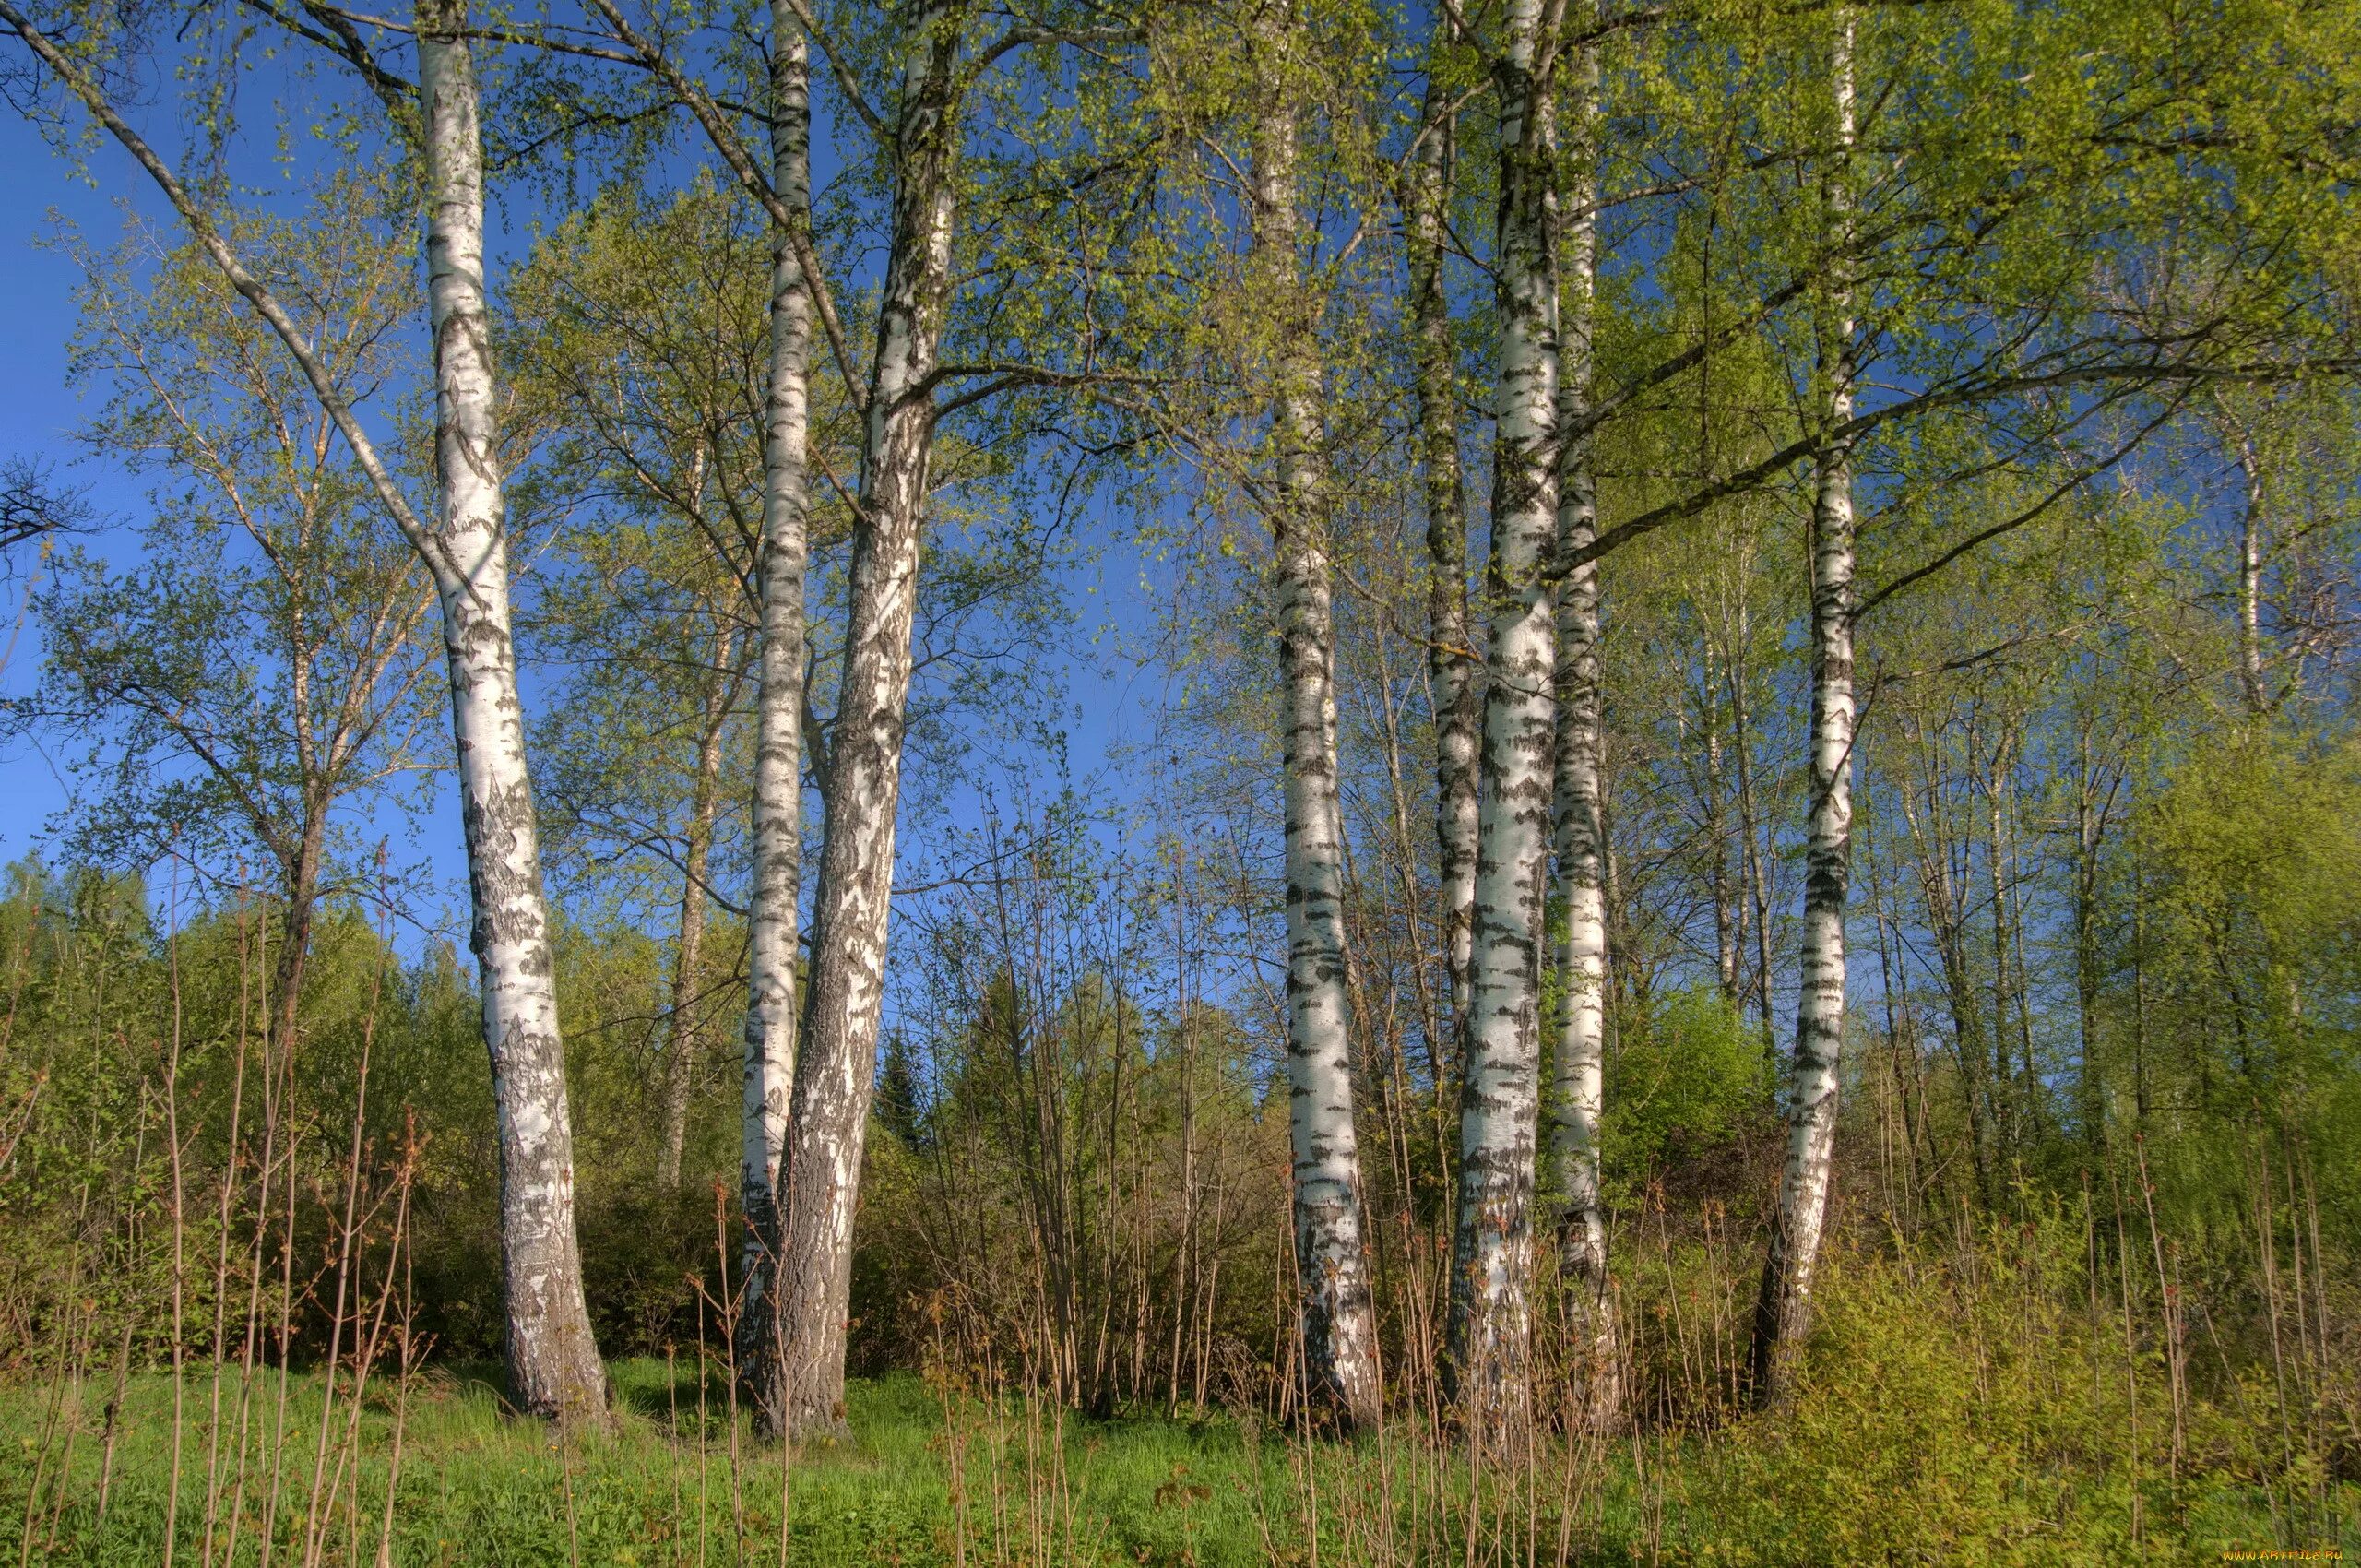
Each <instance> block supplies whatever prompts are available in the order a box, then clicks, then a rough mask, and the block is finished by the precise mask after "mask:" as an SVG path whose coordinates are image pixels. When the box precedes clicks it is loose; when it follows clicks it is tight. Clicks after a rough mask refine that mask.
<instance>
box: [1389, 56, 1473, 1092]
mask: <svg viewBox="0 0 2361 1568" xmlns="http://www.w3.org/2000/svg"><path fill="white" fill-rule="evenodd" d="M1441 53H1442V36H1441V33H1440V30H1438V36H1437V39H1436V42H1435V45H1434V54H1435V55H1436V56H1437V57H1439V56H1440V55H1441ZM1438 64H1439V58H1438V59H1435V60H1430V63H1429V67H1428V77H1427V96H1426V106H1425V109H1424V111H1423V113H1422V114H1421V116H1420V121H1419V126H1418V147H1417V148H1415V149H1414V152H1413V156H1412V157H1411V159H1410V162H1409V166H1408V168H1407V169H1406V171H1405V172H1404V180H1403V202H1402V208H1403V230H1404V232H1403V245H1404V248H1405V250H1406V252H1407V260H1408V264H1409V284H1410V313H1411V324H1412V332H1413V335H1414V336H1413V341H1412V350H1413V353H1414V355H1415V358H1416V361H1417V364H1418V438H1419V462H1420V466H1421V468H1422V469H1423V470H1424V479H1425V491H1426V507H1427V595H1428V599H1427V639H1428V641H1427V681H1428V686H1429V690H1430V693H1431V695H1432V699H1433V703H1434V715H1435V849H1436V852H1437V860H1436V869H1437V877H1436V880H1437V882H1438V883H1439V885H1440V887H1441V891H1442V921H1441V925H1442V952H1443V964H1444V968H1445V969H1446V970H1447V972H1448V976H1449V980H1450V984H1451V1024H1452V1039H1451V1041H1450V1044H1449V1046H1448V1047H1447V1048H1444V1049H1438V1050H1437V1051H1436V1053H1435V1054H1436V1058H1437V1063H1438V1069H1439V1071H1448V1070H1455V1069H1456V1068H1457V1067H1458V1065H1459V1063H1461V1062H1463V1061H1464V1060H1465V1056H1466V1051H1467V1032H1468V1008H1469V1005H1470V1004H1471V1002H1472V1001H1473V992H1471V991H1470V989H1469V974H1468V968H1469V958H1470V955H1471V954H1472V953H1473V951H1474V948H1475V934H1476V932H1475V907H1476V774H1477V729H1478V724H1479V717H1478V716H1479V713H1480V708H1479V706H1478V705H1479V704H1480V702H1481V693H1480V692H1479V691H1478V689H1477V679H1476V677H1477V661H1476V647H1475V644H1474V642H1473V640H1472V639H1473V636H1474V633H1473V631H1472V629H1471V628H1470V627H1469V625H1468V618H1467V498H1466V494H1465V492H1464V491H1463V490H1462V489H1461V479H1460V464H1459V393H1458V355H1457V352H1456V350H1455V348H1454V346H1453V341H1452V330H1451V307H1450V303H1449V302H1448V301H1447V300H1446V299H1445V298H1444V295H1443V278H1442V261H1443V246H1444V243H1445V240H1446V237H1447V236H1446V235H1445V233H1444V228H1443V223H1444V218H1445V216H1446V214H1445V210H1444V208H1445V204H1446V203H1447V202H1448V201H1449V199H1450V190H1451V169H1452V163H1453V158H1454V143H1455V141H1456V139H1457V125H1456V119H1457V116H1456V112H1455V111H1454V110H1453V109H1452V107H1451V104H1450V89H1449V87H1448V85H1447V84H1446V83H1444V82H1442V81H1441V80H1439V79H1437V75H1436V68H1437V65H1438ZM1436 1087H1437V1089H1438V1090H1440V1089H1441V1088H1442V1085H1441V1084H1440V1083H1438V1084H1437V1085H1436Z"/></svg>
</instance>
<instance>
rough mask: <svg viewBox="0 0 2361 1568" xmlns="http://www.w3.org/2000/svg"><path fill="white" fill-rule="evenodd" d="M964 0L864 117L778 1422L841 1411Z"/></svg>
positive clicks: (793, 1427)
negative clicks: (832, 653)
mask: <svg viewBox="0 0 2361 1568" xmlns="http://www.w3.org/2000/svg"><path fill="white" fill-rule="evenodd" d="M972 8H973V7H972V5H971V4H970V0H922V3H921V4H919V5H918V6H916V7H915V8H914V9H913V11H912V13H911V16H910V19H909V24H908V28H907V30H905V31H904V32H903V34H902V36H901V37H900V39H899V40H898V41H897V44H896V64H897V65H898V68H899V71H898V75H899V80H898V82H897V84H896V89H897V90H896V101H895V102H894V103H893V105H892V108H891V111H890V113H891V114H892V116H893V117H892V119H891V120H890V121H885V120H882V119H881V120H880V121H879V122H878V124H880V125H883V126H884V148H885V149H886V154H887V161H888V164H889V166H890V168H891V170H892V174H893V182H894V184H893V209H892V216H891V220H890V222H891V231H890V232H891V239H890V242H889V248H888V251H887V256H886V267H885V277H884V284H883V291H882V295H881V298H880V302H879V306H878V314H877V333H876V342H875V347H874V350H873V357H872V361H871V368H870V378H869V389H868V394H867V397H866V399H865V407H864V409H863V415H864V419H865V423H864V427H863V430H862V448H861V469H860V491H859V493H858V495H857V497H856V499H855V502H854V509H855V516H856V519H857V520H856V524H855V532H854V538H853V555H852V566H851V571H850V577H849V583H850V602H849V606H848V615H847V621H846V634H845V664H844V673H843V678H842V681H841V683H840V684H839V687H838V693H839V695H838V705H837V710H836V719H835V723H834V726H833V729H832V731H831V734H830V739H829V749H828V757H827V762H826V766H825V784H824V786H823V788H822V791H821V793H822V798H823V801H824V802H825V806H826V809H827V831H826V834H825V837H824V838H823V840H822V847H821V851H820V868H819V870H820V882H819V888H818V892H817V895H816V897H815V900H814V904H813V939H812V974H811V995H810V1001H809V1004H808V1007H807V1011H806V1013H805V1015H804V1033H803V1039H802V1040H801V1050H800V1054H799V1059H798V1060H797V1062H796V1064H795V1087H794V1094H793V1099H792V1100H791V1101H790V1107H789V1121H788V1129H787V1138H786V1152H785V1158H784V1160H783V1162H782V1171H783V1174H782V1176H781V1178H780V1185H783V1186H784V1188H785V1191H786V1194H787V1196H786V1214H785V1217H784V1219H783V1222H782V1225H781V1228H780V1235H779V1246H778V1252H777V1256H778V1260H779V1262H778V1265H777V1275H776V1279H777V1284H776V1287H775V1288H776V1290H777V1304H776V1305H775V1306H774V1308H773V1309H772V1310H773V1313H774V1315H775V1316H776V1318H777V1323H778V1330H777V1332H778V1334H779V1336H780V1345H779V1348H778V1355H779V1358H780V1360H781V1367H780V1388H779V1396H778V1412H779V1413H778V1421H779V1428H780V1431H782V1432H783V1433H784V1434H785V1435H786V1436H788V1437H789V1438H801V1437H809V1436H817V1435H821V1434H824V1433H828V1432H835V1431H842V1430H843V1424H844V1379H845V1314H846V1311H847V1301H848V1294H849V1292H850V1289H851V1283H852V1218H853V1206H854V1203H855V1200H856V1198H857V1196H858V1194H859V1192H860V1159H861V1148H862V1144H863V1142H864V1140H865V1138H866V1135H867V1132H868V1124H869V1099H870V1091H871V1089H872V1087H873V1086H872V1079H873V1077H874V1075H875V1072H876V1066H877V1028H878V1021H879V1017H880V1016H881V1011H882V1009H883V1007H884V986H885V931H886V921H887V917H888V915H889V914H890V912H891V907H892V900H893V885H894V828H895V807H896V803H897V802H898V801H899V799H900V788H901V775H902V733H903V726H904V722H905V715H906V709H907V707H908V701H909V690H910V627H911V618H912V616H913V614H914V612H915V609H916V603H917V591H918V564H919V529H920V527H921V525H922V523H923V521H924V519H925V513H926V501H927V481H928V465H929V460H930V458H931V455H932V446H933V435H934V425H935V412H936V411H935V400H934V392H933V389H934V385H935V381H936V379H937V378H936V374H935V372H936V369H937V366H938V364H939V363H940V358H939V356H940V352H941V349H942V341H943V328H944V326H945V316H946V314H947V312H948V309H949V305H950V295H951V249H952V239H953V225H954V221H955V213H956V204H957V199H958V174H959V169H958V146H959V140H960V136H961V125H960V123H959V113H960V101H961V97H962V89H963V88H964V87H965V85H966V83H965V80H964V77H965V71H964V70H963V65H964V62H963V61H962V58H961V53H962V45H963V43H964V42H966V30H967V24H968V21H969V18H970V13H971V11H972Z"/></svg>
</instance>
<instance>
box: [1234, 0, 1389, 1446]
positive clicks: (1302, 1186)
mask: <svg viewBox="0 0 2361 1568" xmlns="http://www.w3.org/2000/svg"><path fill="white" fill-rule="evenodd" d="M1263 31H1264V36H1263V38H1262V40H1261V41H1260V42H1262V43H1263V44H1264V46H1265V47H1266V48H1267V49H1268V50H1269V52H1270V53H1271V54H1272V55H1273V56H1279V55H1283V54H1284V53H1285V52H1286V49H1287V39H1286V37H1285V35H1284V33H1282V32H1281V31H1280V30H1279V29H1278V28H1275V27H1271V28H1265V29H1264V30H1263ZM1259 96H1260V98H1261V101H1262V102H1261V108H1260V112H1259V113H1258V116H1257V120H1256V124H1255V126H1254V134H1253V145H1252V153H1253V168H1254V210H1253V244H1254V259H1255V262H1256V265H1257V270H1258V271H1259V272H1260V274H1261V281H1262V283H1263V284H1264V293H1265V298H1266V299H1267V300H1268V301H1269V302H1270V304H1271V306H1272V308H1274V309H1275V310H1276V311H1277V312H1278V313H1279V322H1278V343H1277V346H1276V352H1275V363H1274V370H1275V376H1276V382H1277V385H1276V387H1275V396H1274V398H1273V402H1272V420H1271V424H1272V437H1273V444H1274V445H1275V448H1276V457H1277V469H1278V475H1277V477H1278V484H1277V489H1276V494H1275V498H1274V499H1275V505H1274V506H1273V509H1272V514H1271V526H1272V531H1273V534H1274V536H1275V537H1274V554H1275V567H1274V575H1275V579H1276V582H1275V586H1276V588H1277V590H1278V611H1279V680H1280V711H1281V715H1282V718H1281V722H1282V724H1283V725H1284V726H1285V732H1286V739H1285V750H1286V755H1285V763H1284V768H1285V779H1286V815H1287V823H1286V840H1287V1080H1288V1088H1289V1104H1288V1118H1287V1127H1288V1143H1289V1146H1290V1150H1291V1153H1292V1156H1293V1160H1294V1177H1295V1180H1294V1206H1295V1216H1294V1218H1295V1250H1296V1283H1297V1298H1298V1303H1299V1313H1300V1315H1301V1319H1302V1334H1303V1355H1304V1384H1303V1392H1304V1394H1305V1396H1306V1397H1307V1399H1308V1400H1309V1401H1310V1402H1311V1404H1312V1405H1313V1407H1314V1408H1316V1409H1317V1410H1319V1411H1320V1413H1321V1415H1322V1417H1323V1420H1334V1421H1335V1423H1336V1424H1337V1425H1339V1426H1341V1427H1344V1428H1347V1429H1350V1428H1354V1427H1359V1426H1366V1425H1369V1424H1371V1423H1373V1422H1375V1421H1376V1420H1377V1419H1378V1417H1379V1415H1380V1414H1381V1412H1382V1396H1381V1390H1380V1387H1379V1384H1378V1372H1377V1323H1376V1315H1375V1307H1374V1305H1373V1302H1372V1301H1371V1298H1370V1288H1369V1261H1368V1258H1367V1256H1366V1254H1365V1253H1364V1251H1363V1248H1362V1241H1361V1212H1360V1146H1359V1141H1358V1134H1357V1131H1356V1128H1355V1125H1354V1119H1353V1074H1352V1049H1351V1041H1350V1039H1349V1036H1348V1034H1347V1028H1348V1015H1347V999H1346V974H1345V915H1344V893H1345V866H1344V851H1345V833H1344V807H1343V804H1342V802H1341V801H1340V799H1339V797H1338V793H1337V780H1336V680H1335V662H1336V624H1335V612H1334V604H1333V588H1332V585H1331V582H1330V573H1329V554H1328V537H1327V532H1328V530H1327V517H1326V501H1325V498H1324V497H1323V494H1322V488H1323V487H1322V483H1321V471H1320V465H1321V455H1320V451H1319V445H1320V435H1321V424H1322V419H1321V408H1320V398H1321V378H1320V366H1319V362H1318V360H1317V358H1316V357H1315V356H1316V349H1315V343H1314V333H1315V331H1316V323H1315V322H1314V321H1313V320H1312V319H1311V305H1310V303H1309V302H1310V299H1311V292H1310V290H1309V289H1308V287H1307V284H1306V280H1305V279H1303V278H1302V277H1301V276H1300V273H1299V267H1298V264H1297V255H1296V248H1297V244H1298V241H1299V233H1298V224H1297V218H1296V206H1295V204H1296V189H1295V184H1296V160H1297V145H1296V135H1297V133H1296V119H1295V111H1294V105H1293V101H1292V99H1291V98H1290V96H1289V94H1288V91H1287V88H1286V86H1285V85H1284V84H1283V83H1280V82H1277V81H1269V80H1266V81H1265V83H1264V88H1263V90H1262V91H1261V93H1260V94H1259Z"/></svg>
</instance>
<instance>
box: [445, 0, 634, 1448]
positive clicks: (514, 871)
mask: <svg viewBox="0 0 2361 1568" xmlns="http://www.w3.org/2000/svg"><path fill="white" fill-rule="evenodd" d="M465 27H466V6H465V0H426V3H424V4H421V6H419V7H418V55H419V89H420V94H421V98H422V99H423V100H424V103H425V112H426V178H427V220H426V265H427V303H428V313H429V319H430V323H431V326H432V328H433V336H434V402H435V416H436V417H435V433H434V458H435V475H436V479H437V481H438V485H437V497H436V500H437V506H436V510H437V513H438V516H437V517H436V518H435V520H434V522H435V527H434V532H435V534H436V536H437V540H438V542H439V543H440V545H441V547H442V552H443V556H444V564H445V569H444V570H438V571H437V572H436V574H435V577H436V588H437V589H438V591H439V593H440V597H441V600H442V606H443V644H444V649H445V654H446V655H447V657H448V659H449V663H450V671H451V719H452V731H453V733H454V736H455V738H456V740H457V744H458V756H459V792H460V796H459V798H460V812H461V815H462V818H463V820H464V821H465V823H466V826H467V842H468V881H469V889H470V891H471V893H472V895H473V901H474V909H475V924H474V928H473V931H472V933H471V942H470V945H472V946H473V948H474V950H475V955H476V964H477V967H478V969H479V971H480V977H481V978H480V982H479V983H480V984H481V988H482V992H483V1032H484V1039H485V1041H486V1043H487V1044H488V1045H489V1047H490V1048H491V1052H492V1096H493V1099H494V1100H495V1101H496V1102H497V1104H498V1107H499V1112H500V1221H501V1223H500V1253H501V1271H502V1276H503V1279H504V1287H505V1293H506V1297H507V1318H508V1380H509V1386H510V1389H511V1391H512V1393H513V1395H514V1397H515V1399H516V1405H517V1407H518V1408H520V1409H523V1410H526V1411H528V1412H530V1413H532V1414H535V1415H543V1416H555V1417H559V1418H562V1419H566V1420H579V1419H584V1418H589V1419H603V1417H604V1414H605V1409H606V1403H607V1378H606V1369H605V1368H604V1367H603V1366H602V1365H601V1364H600V1363H599V1348H598V1346H597V1345H596V1344H594V1343H593V1342H592V1340H591V1335H590V1315H589V1313H588V1310H587V1307H586V1306H585V1304H584V1301H583V1295H582V1260H581V1253H580V1251H579V1247H578V1244H577V1242H576V1241H575V1227H574V1133H573V1125H572V1123H571V1121H570V1119H569V1112H568V1110H567V1106H566V1092H565V1052H564V1045H563V1043H562V1042H561V1041H560V1039H559V1037H558V1017H557V993H556V988H555V985H554V984H553V980H552V963H551V955H550V941H549V911H548V906H547V904H546V902H545V900H544V899H543V897H542V893H541V862H540V844H539V840H538V837H537V828H536V824H535V822H534V816H533V788H532V780H531V778H530V777H529V776H528V773H527V771H526V765H525V727H524V714H523V710H522V708H521V707H519V706H518V703H517V696H516V652H515V649H514V647H512V646H511V643H510V641H509V625H510V620H509V611H508V552H507V540H506V536H505V517H504V510H503V503H502V496H501V473H500V458H499V452H498V437H499V426H498V423H497V414H496V412H495V410H494V407H493V402H494V397H495V392H496V388H495V385H494V382H493V377H492V341H491V317H490V314H489V312H488V311H487V310H486V308H485V303H484V287H483V142H482V137H481V132H480V130H479V128H478V124H477V99H476V75H475V60H474V56H473V53H472V51H471V49H470V47H469V42H468V40H467V35H466V32H465Z"/></svg>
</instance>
